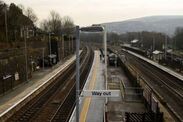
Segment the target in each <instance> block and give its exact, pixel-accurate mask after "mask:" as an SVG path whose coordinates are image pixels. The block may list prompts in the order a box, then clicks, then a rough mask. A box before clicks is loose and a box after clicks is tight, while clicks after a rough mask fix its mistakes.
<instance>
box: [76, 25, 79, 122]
mask: <svg viewBox="0 0 183 122" xmlns="http://www.w3.org/2000/svg"><path fill="white" fill-rule="evenodd" d="M79 48H80V35H79V26H76V122H79V85H80V84H79V83H80V82H79V81H80V70H79Z"/></svg>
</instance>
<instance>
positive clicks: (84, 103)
mask: <svg viewBox="0 0 183 122" xmlns="http://www.w3.org/2000/svg"><path fill="white" fill-rule="evenodd" d="M99 55H100V52H99V51H98V50H97V51H95V56H94V63H93V65H92V68H91V71H90V73H89V77H88V79H87V81H86V84H85V86H84V90H104V89H105V85H104V84H105V82H104V63H103V62H102V61H100V56H99ZM104 104H105V98H91V97H81V98H80V122H102V121H103V113H104ZM75 121H76V120H75V111H74V112H73V115H72V117H71V119H70V122H75Z"/></svg>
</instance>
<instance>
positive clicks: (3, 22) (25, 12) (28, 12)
mask: <svg viewBox="0 0 183 122" xmlns="http://www.w3.org/2000/svg"><path fill="white" fill-rule="evenodd" d="M0 18H1V19H0V42H13V41H14V42H15V41H21V39H22V38H21V30H22V28H25V27H27V28H30V29H32V30H41V31H43V32H45V33H54V34H56V35H58V34H59V35H60V34H65V33H66V34H69V33H71V32H72V28H73V26H74V21H73V20H72V18H70V17H69V16H65V17H61V16H60V15H59V13H57V12H56V11H53V10H52V11H51V12H50V15H49V16H48V17H47V19H44V20H42V21H41V22H40V25H39V23H38V17H37V15H36V14H35V12H34V10H33V9H32V8H30V7H28V8H25V7H24V6H23V5H16V4H14V3H11V4H10V5H7V4H6V3H5V2H3V1H1V0H0ZM38 25H39V26H38Z"/></svg>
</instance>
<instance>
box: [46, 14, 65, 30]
mask: <svg viewBox="0 0 183 122" xmlns="http://www.w3.org/2000/svg"><path fill="white" fill-rule="evenodd" d="M48 27H49V31H51V32H54V33H59V31H60V30H61V27H62V19H61V17H60V15H59V14H58V13H57V12H55V11H51V12H50V16H49V19H48Z"/></svg>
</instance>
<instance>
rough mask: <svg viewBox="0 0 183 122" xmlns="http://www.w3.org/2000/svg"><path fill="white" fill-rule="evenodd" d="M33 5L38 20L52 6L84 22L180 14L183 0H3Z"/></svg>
mask: <svg viewBox="0 0 183 122" xmlns="http://www.w3.org/2000/svg"><path fill="white" fill-rule="evenodd" d="M4 1H5V2H6V3H8V4H9V3H11V2H14V3H15V4H22V5H24V6H25V7H31V8H33V9H34V11H35V13H36V15H37V16H38V18H39V20H40V21H41V20H42V19H45V18H47V16H48V14H49V12H50V11H51V10H55V11H57V12H58V13H60V15H61V16H65V15H68V16H70V17H72V19H73V20H74V22H75V24H78V25H81V26H86V25H91V24H97V23H104V22H113V21H122V20H126V19H131V18H138V17H143V16H152V15H183V0H4Z"/></svg>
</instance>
